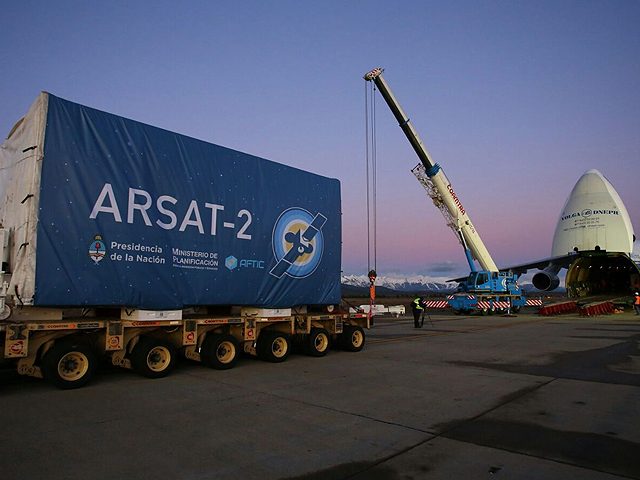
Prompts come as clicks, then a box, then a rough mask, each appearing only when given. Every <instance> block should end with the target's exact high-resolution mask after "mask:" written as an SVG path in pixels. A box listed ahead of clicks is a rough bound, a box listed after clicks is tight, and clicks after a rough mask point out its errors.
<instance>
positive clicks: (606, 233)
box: [502, 169, 640, 297]
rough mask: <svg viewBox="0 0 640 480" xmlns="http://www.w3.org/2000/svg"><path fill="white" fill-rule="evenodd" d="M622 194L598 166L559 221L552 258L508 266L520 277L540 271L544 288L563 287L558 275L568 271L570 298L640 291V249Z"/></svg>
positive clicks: (537, 283) (537, 281) (536, 278)
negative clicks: (562, 271)
mask: <svg viewBox="0 0 640 480" xmlns="http://www.w3.org/2000/svg"><path fill="white" fill-rule="evenodd" d="M635 241H636V237H635V234H634V231H633V226H632V224H631V219H630V218H629V213H628V212H627V209H626V207H625V206H624V203H623V202H622V199H621V198H620V195H618V192H616V190H615V188H613V185H611V183H610V182H609V181H608V180H607V179H606V178H605V177H604V176H603V175H602V174H601V173H600V172H599V171H598V170H595V169H592V170H588V171H586V172H585V173H584V174H583V175H582V176H581V177H580V179H579V180H578V182H577V183H576V184H575V186H574V187H573V190H572V191H571V194H570V195H569V198H568V199H567V201H566V202H565V204H564V207H563V208H562V212H561V213H560V217H559V218H558V224H557V225H556V230H555V234H554V236H553V244H552V248H551V257H549V258H545V259H542V260H538V261H535V262H531V263H526V264H523V265H516V266H514V267H509V268H506V269H502V270H508V271H511V272H513V273H517V274H519V275H521V274H523V273H526V272H527V271H528V270H530V269H538V270H539V271H538V272H537V273H535V274H534V275H533V278H532V283H533V286H534V287H535V288H537V289H538V290H542V291H551V290H554V289H556V288H557V287H559V286H560V277H559V276H558V274H559V273H560V271H561V270H562V269H567V274H566V277H565V286H566V289H567V293H568V294H569V296H570V297H584V296H591V295H612V296H618V295H620V296H623V295H629V294H631V293H633V291H638V290H639V289H640V255H639V253H640V248H638V247H639V245H638V244H636V251H635V252H634V242H635Z"/></svg>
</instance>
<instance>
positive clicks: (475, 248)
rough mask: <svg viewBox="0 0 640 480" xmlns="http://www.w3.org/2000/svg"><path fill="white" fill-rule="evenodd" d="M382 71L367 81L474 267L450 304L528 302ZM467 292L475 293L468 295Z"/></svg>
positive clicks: (468, 306)
mask: <svg viewBox="0 0 640 480" xmlns="http://www.w3.org/2000/svg"><path fill="white" fill-rule="evenodd" d="M382 72H383V69H381V68H375V69H373V70H371V71H370V72H369V73H367V74H366V75H365V76H364V79H365V80H366V81H368V82H374V84H375V85H376V87H377V88H378V90H379V91H380V93H381V94H382V97H383V98H384V100H385V102H386V103H387V105H388V106H389V108H390V109H391V112H392V113H393V115H394V116H395V118H396V120H397V121H398V124H399V125H400V128H401V129H402V131H403V132H404V134H405V135H406V137H407V139H408V140H409V143H410V144H411V146H412V147H413V149H414V150H415V152H416V154H417V155H418V158H419V159H420V163H419V164H418V165H417V166H416V167H415V168H414V169H413V170H411V172H412V173H413V174H414V175H415V176H416V178H417V179H418V180H419V181H420V183H421V184H422V185H423V186H424V188H425V189H426V191H427V194H428V195H429V197H430V198H431V200H432V201H433V203H434V205H435V206H436V207H438V209H439V210H440V212H442V215H443V216H444V218H445V220H446V222H447V225H448V226H449V227H450V228H451V229H452V230H453V231H454V233H455V234H456V237H457V238H458V240H459V241H460V243H461V244H462V246H463V248H464V251H465V255H466V257H467V261H468V263H469V268H470V269H471V274H470V275H469V277H468V278H467V280H466V281H464V282H462V283H461V284H460V287H459V290H460V291H461V292H462V293H459V294H456V295H454V296H453V297H451V298H450V299H449V305H450V306H451V307H452V308H453V309H454V310H455V311H456V312H466V311H472V310H475V309H477V308H482V309H483V310H485V305H488V307H489V308H490V309H495V308H498V307H496V305H500V308H503V307H502V305H507V307H506V308H507V309H509V308H513V309H514V310H517V309H519V307H520V306H523V305H525V304H526V299H525V298H524V297H522V295H521V290H520V287H519V286H518V284H517V282H516V280H517V276H516V275H515V274H513V273H509V272H500V271H499V270H498V267H497V266H496V264H495V262H494V261H493V259H492V258H491V255H490V254H489V251H488V250H487V248H486V247H485V245H484V243H483V242H482V239H481V238H480V235H479V234H478V232H477V230H476V229H475V227H474V226H473V224H472V223H471V220H470V219H469V216H468V215H467V212H466V210H465V208H464V207H463V205H462V202H461V201H460V199H459V198H458V196H457V195H456V193H455V191H454V189H453V187H452V186H451V182H450V181H449V179H448V178H447V176H446V175H445V174H444V172H443V171H442V168H441V167H440V165H438V164H437V163H435V162H434V161H433V160H432V159H431V156H430V155H429V152H428V151H427V149H426V147H425V146H424V144H423V143H422V140H420V137H419V136H418V133H417V132H416V131H415V130H414V128H413V126H412V125H411V121H410V120H409V117H407V116H406V115H405V113H404V111H403V110H402V108H401V107H400V104H399V103H398V101H397V100H396V98H395V97H394V96H393V93H391V89H390V88H389V86H388V85H387V82H385V80H384V77H383V76H382ZM474 260H477V261H478V263H479V264H480V266H481V270H480V271H477V270H476V268H475V265H474ZM467 293H474V294H476V295H468V294H467ZM483 302H484V303H483ZM481 304H482V306H481Z"/></svg>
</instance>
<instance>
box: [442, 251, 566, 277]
mask: <svg viewBox="0 0 640 480" xmlns="http://www.w3.org/2000/svg"><path fill="white" fill-rule="evenodd" d="M576 257H577V255H576V254H575V253H568V254H567V255H560V256H557V257H549V258H543V259H541V260H536V261H534V262H530V263H523V264H521V265H514V266H512V267H506V268H501V269H500V271H501V272H513V273H517V274H518V276H520V275H522V274H523V273H527V271H528V270H531V269H537V270H544V269H545V268H546V267H548V266H550V265H556V266H559V267H560V268H569V266H570V265H571V263H572V262H573V261H574V260H575V259H576ZM466 278H467V277H459V278H453V279H451V280H448V281H449V282H461V281H462V280H465V279H466Z"/></svg>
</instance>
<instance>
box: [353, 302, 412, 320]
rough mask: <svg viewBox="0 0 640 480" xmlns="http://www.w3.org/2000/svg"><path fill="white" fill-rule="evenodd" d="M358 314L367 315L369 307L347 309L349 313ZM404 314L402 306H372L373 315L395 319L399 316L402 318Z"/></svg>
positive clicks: (361, 306) (404, 310)
mask: <svg viewBox="0 0 640 480" xmlns="http://www.w3.org/2000/svg"><path fill="white" fill-rule="evenodd" d="M358 312H364V313H369V305H359V306H358V308H357V309H356V308H353V307H351V308H350V309H349V313H358ZM405 312H406V309H405V306H404V305H390V306H388V307H387V306H385V305H373V314H374V315H381V314H390V315H393V316H395V317H396V318H397V317H400V316H404V315H405Z"/></svg>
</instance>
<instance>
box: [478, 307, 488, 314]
mask: <svg viewBox="0 0 640 480" xmlns="http://www.w3.org/2000/svg"><path fill="white" fill-rule="evenodd" d="M480 312H481V313H482V315H484V316H487V315H489V309H488V308H483V309H481V310H480Z"/></svg>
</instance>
